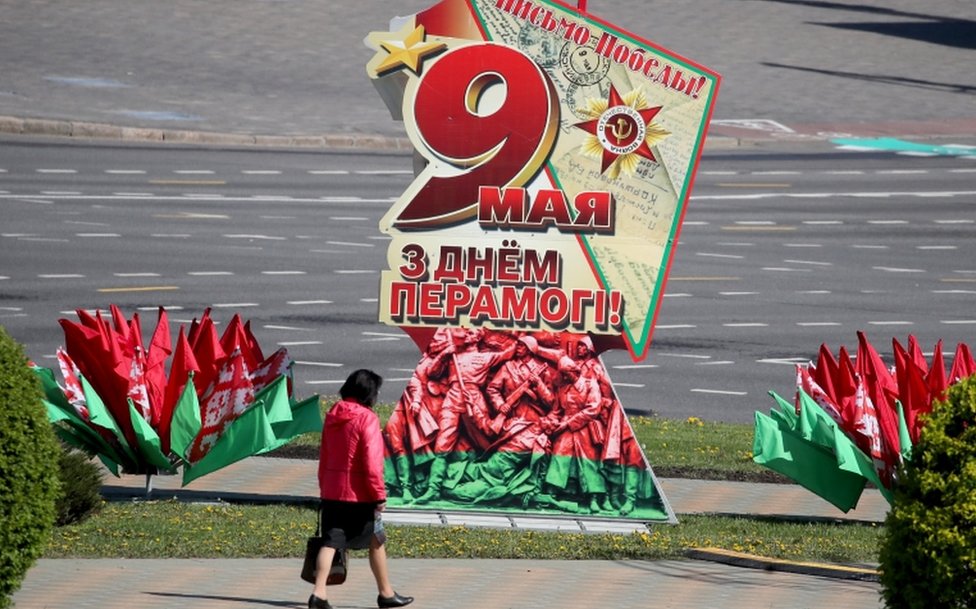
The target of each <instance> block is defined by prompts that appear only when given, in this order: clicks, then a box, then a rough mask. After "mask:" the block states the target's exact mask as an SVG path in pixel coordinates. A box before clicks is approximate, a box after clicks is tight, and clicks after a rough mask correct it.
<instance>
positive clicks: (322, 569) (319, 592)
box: [312, 546, 372, 600]
mask: <svg viewBox="0 0 976 609" xmlns="http://www.w3.org/2000/svg"><path fill="white" fill-rule="evenodd" d="M335 553H336V549H335V548H330V547H328V546H322V549H321V550H319V556H318V558H317V559H316V561H315V588H314V589H312V594H314V595H315V596H317V597H319V598H320V599H322V600H325V598H326V596H325V595H326V591H325V582H326V580H328V579H329V570H330V569H332V559H333V557H335ZM370 556H371V557H372V552H370Z"/></svg>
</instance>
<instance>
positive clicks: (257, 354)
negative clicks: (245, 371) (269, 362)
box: [244, 319, 264, 362]
mask: <svg viewBox="0 0 976 609" xmlns="http://www.w3.org/2000/svg"><path fill="white" fill-rule="evenodd" d="M244 333H245V334H247V342H248V344H249V345H250V349H251V357H252V358H253V359H254V361H256V362H263V361H264V354H263V353H262V352H261V345H259V344H258V339H257V338H255V337H254V333H253V332H251V320H250V319H249V320H247V323H245V324H244Z"/></svg>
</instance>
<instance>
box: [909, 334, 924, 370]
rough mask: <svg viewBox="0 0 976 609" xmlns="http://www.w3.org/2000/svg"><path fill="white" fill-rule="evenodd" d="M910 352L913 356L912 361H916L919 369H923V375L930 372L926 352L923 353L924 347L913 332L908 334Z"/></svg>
mask: <svg viewBox="0 0 976 609" xmlns="http://www.w3.org/2000/svg"><path fill="white" fill-rule="evenodd" d="M908 354H909V355H910V356H911V357H912V361H913V362H915V365H916V366H918V368H919V370H921V371H922V376H925V375H926V374H928V373H929V364H928V362H926V361H925V354H924V353H922V347H921V346H919V344H918V341H917V340H916V339H915V336H914V335H912V334H909V335H908Z"/></svg>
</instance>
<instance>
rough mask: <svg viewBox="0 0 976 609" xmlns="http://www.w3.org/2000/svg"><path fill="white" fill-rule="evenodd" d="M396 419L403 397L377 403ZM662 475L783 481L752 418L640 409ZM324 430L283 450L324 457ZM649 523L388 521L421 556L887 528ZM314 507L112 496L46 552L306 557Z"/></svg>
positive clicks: (829, 537) (792, 543)
mask: <svg viewBox="0 0 976 609" xmlns="http://www.w3.org/2000/svg"><path fill="white" fill-rule="evenodd" d="M378 410H379V413H380V416H381V419H383V420H385V419H386V418H387V417H388V416H389V413H390V412H391V411H392V406H389V405H387V406H381V407H379V408H378ZM631 424H632V426H633V428H634V433H635V435H636V436H637V438H638V441H639V442H640V443H641V445H642V446H643V447H644V450H645V453H646V454H647V457H648V460H649V461H650V463H651V465H652V467H653V468H654V470H655V472H656V473H658V475H660V476H673V477H674V476H683V477H695V478H720V479H721V478H726V479H733V480H764V479H765V480H776V481H784V480H785V479H783V478H782V477H779V476H778V475H774V474H772V472H768V471H766V470H765V469H764V468H761V467H760V466H758V465H756V464H755V463H753V461H752V450H751V449H752V426H751V425H736V424H729V423H713V422H704V421H701V420H699V419H698V418H696V417H690V418H688V419H685V420H667V419H659V418H654V417H631ZM317 447H318V434H306V435H305V436H303V437H301V438H298V439H296V440H295V442H294V443H293V444H292V445H291V446H289V447H288V449H287V450H285V451H282V453H280V455H279V456H292V457H306V458H316V457H317ZM679 519H680V523H679V524H677V525H667V524H661V525H652V526H651V527H650V530H649V532H647V533H641V534H630V535H619V534H580V533H575V534H570V533H549V532H539V531H515V530H502V529H488V528H465V527H419V526H418V527H414V526H389V527H388V529H389V532H390V534H389V542H388V544H389V545H388V552H389V554H390V555H391V556H393V557H414V558H448V557H467V558H567V559H660V558H674V557H678V556H681V555H682V554H683V552H684V551H685V550H686V549H689V548H701V547H715V548H722V549H727V550H735V551H739V552H748V553H752V554H758V555H762V556H768V557H773V558H786V559H792V560H806V561H830V562H838V563H865V562H875V561H876V560H877V548H878V539H879V535H880V532H881V527H880V526H876V525H866V524H861V523H839V522H813V523H802V522H786V521H779V520H774V519H768V518H747V517H738V518H737V517H724V516H723V517H720V516H699V515H695V516H692V515H683V516H682V515H679ZM314 520H315V514H314V512H313V511H312V510H311V509H309V508H302V507H296V506H285V505H278V506H249V505H228V504H218V505H205V504H185V503H178V502H174V501H161V502H160V501H151V502H146V501H139V502H131V503H111V504H107V505H106V506H105V507H104V509H103V510H102V511H101V512H100V513H99V514H97V515H95V516H93V517H92V518H89V519H88V520H87V521H85V522H83V523H80V524H76V525H72V526H67V527H61V528H59V529H57V530H56V531H55V533H54V536H53V539H52V540H51V543H50V545H49V547H48V549H47V552H46V553H45V556H47V557H49V558H59V557H133V558H135V557H139V558H150V557H152V558H162V557H183V558H185V557H200V558H210V557H295V558H298V557H301V556H302V554H303V552H304V547H305V539H306V538H307V537H308V536H309V535H311V534H312V532H313V528H314V524H313V523H314Z"/></svg>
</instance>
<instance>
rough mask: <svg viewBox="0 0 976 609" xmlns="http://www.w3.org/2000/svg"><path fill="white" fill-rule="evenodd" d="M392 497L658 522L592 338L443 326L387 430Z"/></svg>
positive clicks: (414, 503)
mask: <svg viewBox="0 0 976 609" xmlns="http://www.w3.org/2000/svg"><path fill="white" fill-rule="evenodd" d="M384 437H385V439H386V443H387V456H388V460H389V463H388V467H387V486H388V488H389V490H390V504H391V505H393V506H396V505H400V506H410V507H416V508H424V507H429V508H440V509H444V508H461V509H465V508H467V509H492V510H498V509H502V510H509V511H531V512H545V513H566V514H589V515H595V516H606V517H611V518H613V517H628V518H651V519H657V518H660V517H661V515H662V513H665V512H666V509H667V508H666V507H665V506H664V505H663V500H662V498H661V497H660V496H659V495H658V493H657V490H656V487H655V484H654V480H653V474H652V472H651V470H650V468H649V466H648V464H647V462H646V460H645V458H644V454H643V452H642V450H641V448H640V446H639V445H638V444H637V441H636V438H635V437H634V434H633V430H632V429H631V427H630V424H629V422H628V421H627V418H626V415H625V414H624V411H623V408H622V406H621V405H620V402H619V401H618V400H617V398H616V396H615V395H614V391H613V387H612V385H611V382H610V379H609V376H608V375H607V372H606V369H605V368H604V366H603V363H602V362H601V360H600V358H599V357H598V355H597V353H596V351H595V349H594V346H593V341H592V340H591V339H590V337H589V336H587V335H585V334H572V333H553V332H533V333H521V332H508V331H500V330H483V329H469V328H440V329H438V330H437V331H436V333H434V335H433V338H432V339H431V340H430V342H429V343H428V345H427V347H426V349H425V350H424V353H423V355H422V357H421V360H420V362H419V364H418V365H417V368H416V369H415V371H414V374H413V377H412V378H411V380H410V381H409V383H408V385H407V388H406V390H405V391H404V393H403V396H402V397H401V398H400V400H399V402H398V403H397V405H396V408H395V409H394V412H393V414H392V416H391V417H390V419H389V421H388V422H387V425H386V427H385V429H384Z"/></svg>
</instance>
